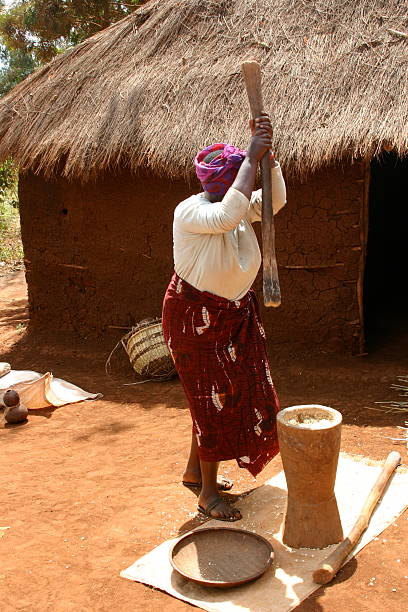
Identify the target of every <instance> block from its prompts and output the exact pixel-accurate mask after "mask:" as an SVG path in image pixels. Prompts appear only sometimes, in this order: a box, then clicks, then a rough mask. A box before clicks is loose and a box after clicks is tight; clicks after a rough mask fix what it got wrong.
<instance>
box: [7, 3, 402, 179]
mask: <svg viewBox="0 0 408 612" xmlns="http://www.w3.org/2000/svg"><path fill="white" fill-rule="evenodd" d="M407 32H408V0H151V1H150V2H149V3H147V4H146V5H144V6H142V7H141V8H140V9H138V10H137V11H136V12H134V13H133V14H132V15H130V16H128V17H126V18H125V19H123V20H122V21H120V22H118V23H116V24H114V25H112V26H111V27H109V28H107V29H106V30H103V31H102V32H100V33H98V34H97V35H95V36H93V37H92V38H90V39H88V40H86V41H85V42H84V43H82V44H80V45H78V46H77V47H75V48H73V49H71V50H69V51H67V52H66V53H64V54H63V55H61V56H59V57H57V58H56V59H54V60H53V61H52V62H51V63H50V64H48V65H47V66H45V67H44V68H43V69H41V70H39V71H37V72H36V73H35V74H33V75H32V76H30V77H29V78H28V79H26V80H25V81H24V82H23V83H21V84H20V85H18V86H17V87H15V88H14V89H13V91H11V92H10V93H9V94H8V95H7V96H6V97H5V98H3V99H2V100H0V157H1V158H4V157H6V156H7V155H9V154H11V155H12V156H13V157H14V158H15V160H16V161H17V162H18V163H19V164H20V166H21V167H22V168H23V169H24V168H25V169H27V168H32V169H34V170H37V171H44V172H47V173H49V172H52V170H53V168H55V167H56V164H57V163H58V164H59V168H60V170H61V168H62V169H63V173H64V174H65V175H66V176H69V177H80V178H82V179H86V178H88V177H89V176H92V175H94V174H96V173H98V172H99V171H100V170H102V169H103V168H106V167H109V166H110V167H115V166H120V165H128V166H130V167H131V168H132V169H133V170H137V169H138V168H140V167H145V168H149V169H150V170H152V171H153V172H158V173H162V174H163V173H164V174H166V175H167V176H171V177H181V176H188V175H189V174H190V172H191V169H192V164H191V159H192V157H193V155H194V154H195V152H196V151H197V149H199V148H201V147H203V146H205V145H207V144H209V143H211V142H214V141H227V142H233V143H235V144H237V145H240V146H245V145H246V144H247V141H248V133H249V132H248V128H247V121H248V116H249V111H248V105H247V101H246V95H245V92H244V87H243V81H242V77H241V74H240V63H241V62H242V61H243V60H246V59H251V58H255V59H258V60H259V61H260V62H261V64H262V66H263V75H264V76H263V86H264V101H265V107H266V109H267V110H269V111H270V112H271V115H272V117H273V122H274V126H275V143H276V150H277V152H278V155H279V158H280V160H281V161H282V162H283V164H284V165H285V166H286V170H287V171H288V170H291V171H293V172H299V173H303V172H305V171H308V170H313V169H315V168H317V167H319V166H321V165H322V164H325V163H328V162H331V161H333V160H336V159H340V158H343V159H344V156H371V155H373V154H376V153H378V152H379V151H380V150H381V147H382V146H383V144H384V142H387V143H391V144H392V145H394V146H395V148H396V149H397V151H398V152H399V154H401V155H405V154H406V152H407V148H408V128H407V119H408V85H407V83H408V80H407V68H408V36H407Z"/></svg>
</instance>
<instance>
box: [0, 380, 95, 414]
mask: <svg viewBox="0 0 408 612" xmlns="http://www.w3.org/2000/svg"><path fill="white" fill-rule="evenodd" d="M7 389H15V390H16V391H18V393H19V395H20V401H21V402H22V403H23V404H24V405H25V406H27V408H29V409H30V410H33V409H34V410H35V409H39V408H48V407H50V406H65V405H66V404H73V403H75V402H82V401H83V400H90V399H98V398H100V397H102V394H101V393H89V392H88V391H84V389H81V388H80V387H77V386H76V385H73V384H72V383H70V382H67V381H66V380H62V378H54V376H53V375H52V374H51V372H47V373H46V374H39V373H38V372H33V371H32V370H11V371H10V372H9V373H8V374H6V375H5V376H2V377H1V378H0V406H1V405H3V402H2V399H3V395H4V392H5V391H6V390H7Z"/></svg>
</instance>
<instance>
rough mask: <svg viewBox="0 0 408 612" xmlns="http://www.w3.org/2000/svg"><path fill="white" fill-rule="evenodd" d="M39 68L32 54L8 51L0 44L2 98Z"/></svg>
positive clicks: (0, 94) (0, 95) (18, 50)
mask: <svg viewBox="0 0 408 612" xmlns="http://www.w3.org/2000/svg"><path fill="white" fill-rule="evenodd" d="M36 66H37V61H36V60H35V59H34V56H33V54H32V53H27V52H25V51H23V50H21V49H17V50H16V51H15V50H13V49H12V50H8V49H7V47H5V46H4V45H1V44H0V98H1V97H2V96H4V95H5V94H6V93H7V92H8V91H9V90H10V89H12V88H13V87H14V86H15V85H17V83H19V82H20V81H22V80H23V79H25V78H26V77H27V76H28V75H29V74H31V73H32V71H33V70H34V68H35V67H36Z"/></svg>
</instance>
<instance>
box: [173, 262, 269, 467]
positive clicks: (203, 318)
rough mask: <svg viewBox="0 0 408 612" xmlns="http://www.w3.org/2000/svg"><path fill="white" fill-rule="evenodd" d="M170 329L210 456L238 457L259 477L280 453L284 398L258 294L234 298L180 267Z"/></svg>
mask: <svg viewBox="0 0 408 612" xmlns="http://www.w3.org/2000/svg"><path fill="white" fill-rule="evenodd" d="M162 322H163V332H164V337H165V340H166V343H167V346H168V347H169V350H170V352H171V354H172V356H173V359H174V362H175V366H176V369H177V373H178V375H179V377H180V380H181V382H182V384H183V387H184V391H185V393H186V396H187V399H188V402H189V407H190V411H191V416H192V419H193V431H194V432H195V434H196V437H197V442H198V452H199V457H200V459H202V460H203V461H225V460H228V459H236V460H237V462H238V465H239V466H240V467H244V468H246V469H247V470H248V471H249V472H250V473H251V474H252V475H253V476H256V475H257V474H259V472H260V471H261V470H262V469H263V468H264V467H265V465H266V464H267V463H268V462H269V461H270V460H271V459H272V458H273V457H274V456H275V455H276V454H277V453H278V452H279V446H278V438H277V432H276V413H277V412H278V410H279V400H278V396H277V394H276V391H275V387H274V384H273V381H272V378H271V373H270V369H269V363H268V356H267V352H266V342H265V332H264V329H263V326H262V323H261V319H260V315H259V307H258V302H257V299H256V295H255V293H254V292H253V291H252V290H250V291H249V292H248V293H247V294H246V295H245V296H244V297H243V298H241V299H240V300H236V301H231V300H228V299H226V298H223V297H220V296H217V295H214V294H212V293H209V292H206V291H199V290H198V289H196V288H195V287H193V286H192V285H190V284H189V283H187V282H186V281H184V280H182V279H181V278H180V277H179V276H177V274H174V276H173V278H172V280H171V282H170V285H169V286H168V289H167V292H166V295H165V298H164V303H163V315H162Z"/></svg>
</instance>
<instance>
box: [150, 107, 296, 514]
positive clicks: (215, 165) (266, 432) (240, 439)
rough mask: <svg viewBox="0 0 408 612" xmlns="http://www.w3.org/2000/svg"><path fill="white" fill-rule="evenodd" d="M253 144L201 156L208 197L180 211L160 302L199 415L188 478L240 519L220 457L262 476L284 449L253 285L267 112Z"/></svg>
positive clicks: (277, 192)
mask: <svg viewBox="0 0 408 612" xmlns="http://www.w3.org/2000/svg"><path fill="white" fill-rule="evenodd" d="M251 129H252V138H251V140H250V143H249V146H248V150H247V151H241V150H239V149H237V148H235V147H233V146H231V145H224V144H222V143H218V144H215V145H211V146H210V147H207V148H206V149H204V150H203V151H201V152H200V153H198V155H197V156H196V158H195V167H196V173H197V176H198V178H199V179H200V181H201V184H202V186H203V190H204V191H203V193H200V194H198V195H193V196H191V197H190V198H188V199H187V200H185V201H184V202H181V204H179V205H178V206H177V208H176V210H175V213H174V225H173V237H174V267H175V274H174V276H173V278H172V280H171V282H170V285H169V287H168V289H167V292H166V295H165V298H164V303H163V319H162V320H163V332H164V336H165V339H166V342H167V345H168V347H169V349H170V351H171V353H172V355H173V359H174V362H175V365H176V369H177V372H178V374H179V376H180V380H181V382H182V384H183V387H184V390H185V393H186V396H187V399H188V402H189V407H190V411H191V416H192V420H193V431H192V440H191V449H190V457H189V460H188V463H187V468H186V471H185V472H184V476H183V484H185V485H186V486H190V487H197V488H201V490H200V494H199V499H198V510H199V511H200V512H201V513H202V514H204V515H206V516H209V517H211V518H215V519H219V520H224V521H236V520H239V519H240V518H242V517H241V513H240V512H239V510H238V509H236V508H233V507H232V506H230V505H229V504H228V503H227V501H226V500H224V499H223V498H222V497H221V495H220V492H219V491H220V490H228V489H230V488H231V486H232V483H231V482H229V481H228V480H226V479H220V480H217V473H218V465H219V462H220V461H225V460H228V459H236V460H237V462H238V465H239V466H240V467H245V468H247V469H248V470H249V472H250V473H251V474H252V475H253V476H256V475H257V474H258V473H259V472H260V471H261V470H262V469H263V467H264V466H265V465H266V464H267V463H268V461H270V460H271V459H272V458H273V457H274V456H275V455H276V453H277V452H278V442H277V435H276V412H277V411H278V410H279V400H278V397H277V395H276V392H275V389H274V386H273V382H272V378H271V375H270V371H269V364H268V358H267V353H266V345H265V332H264V330H263V327H262V323H261V319H260V316H259V310H258V304H257V300H256V296H255V293H254V292H253V291H252V290H251V285H252V283H253V282H254V280H255V277H256V275H257V273H258V270H259V267H260V264H261V255H260V251H259V246H258V241H257V239H256V235H255V232H254V230H253V228H252V223H253V222H254V221H260V220H261V201H262V193H261V190H259V191H257V192H254V193H252V192H253V188H254V183H255V177H256V171H257V167H258V163H259V160H260V159H261V158H262V156H263V155H264V153H265V152H266V151H268V150H270V149H271V146H272V126H271V122H270V119H269V116H268V115H267V114H266V113H262V114H261V116H260V117H259V118H257V119H255V121H254V122H251ZM271 172H272V191H273V206H274V213H275V214H276V213H277V212H278V210H280V208H282V207H283V206H284V205H285V202H286V191H285V183H284V181H283V178H282V174H281V170H280V167H279V164H277V163H276V162H275V160H274V157H273V155H272V154H271Z"/></svg>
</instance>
